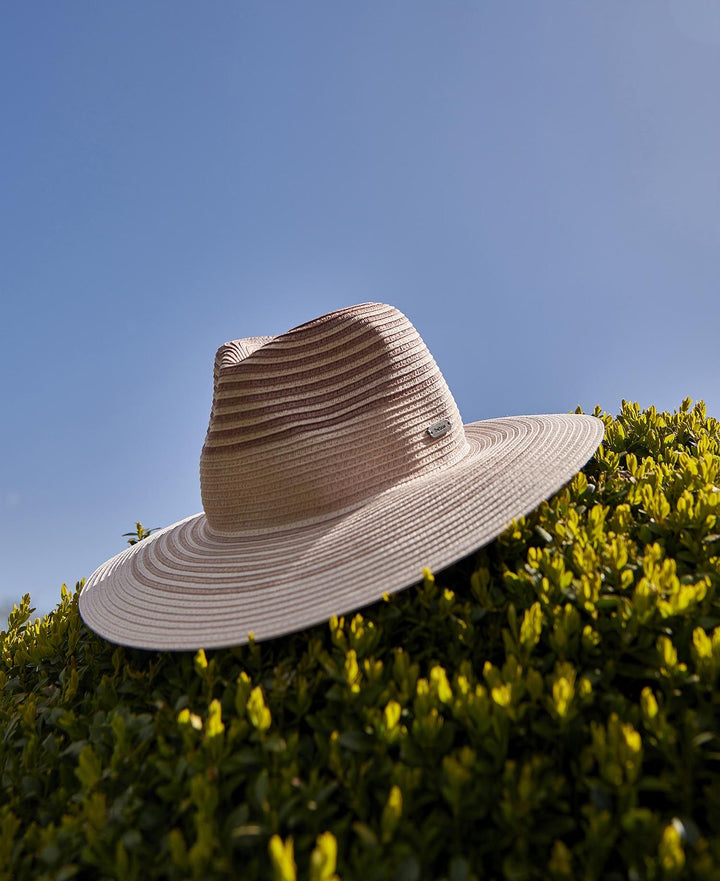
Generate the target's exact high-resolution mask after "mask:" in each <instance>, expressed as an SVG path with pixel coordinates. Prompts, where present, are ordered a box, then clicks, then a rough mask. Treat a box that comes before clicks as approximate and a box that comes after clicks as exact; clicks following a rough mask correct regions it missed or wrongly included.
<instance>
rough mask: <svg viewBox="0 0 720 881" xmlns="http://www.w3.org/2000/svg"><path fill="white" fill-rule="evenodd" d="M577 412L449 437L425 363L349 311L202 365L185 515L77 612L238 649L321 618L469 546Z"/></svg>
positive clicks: (592, 429)
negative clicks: (199, 420) (210, 372)
mask: <svg viewBox="0 0 720 881" xmlns="http://www.w3.org/2000/svg"><path fill="white" fill-rule="evenodd" d="M603 430H604V426H603V423H602V422H601V421H600V420H599V419H596V418H595V417H593V416H585V415H554V416H516V417H509V418H504V419H491V420H485V421H482V422H474V423H471V424H469V425H463V423H462V420H461V418H460V413H459V412H458V409H457V407H456V405H455V401H454V400H453V397H452V395H451V394H450V390H449V389H448V387H447V385H446V383H445V380H444V379H443V377H442V374H441V373H440V371H439V369H438V367H437V365H436V363H435V361H434V360H433V358H432V355H431V354H430V352H429V351H428V350H427V348H426V346H425V344H424V343H423V341H422V339H421V338H420V336H419V334H418V332H417V331H416V330H415V328H414V327H413V326H412V324H411V323H410V322H409V321H408V319H407V318H406V317H405V316H404V315H403V314H402V313H400V312H398V310H397V309H395V308H393V307H392V306H386V305H383V304H378V303H365V304H362V305H359V306H353V307H350V308H347V309H340V310H338V311H336V312H331V313H329V314H328V315H323V316H322V317H321V318H317V319H316V320H314V321H310V322H309V323H307V324H303V325H301V326H300V327H296V328H294V329H293V330H291V331H289V332H288V333H284V334H282V335H281V336H277V337H253V338H249V339H242V340H236V341H235V342H230V343H226V344H225V345H224V346H222V347H221V348H220V350H219V351H218V353H217V356H216V358H215V370H214V393H213V403H212V411H211V414H210V425H209V427H208V432H207V437H206V439H205V444H204V446H203V450H202V455H201V459H200V485H201V492H202V504H203V512H202V513H200V514H196V515H194V516H192V517H188V518H187V519H185V520H181V521H180V522H179V523H175V524H174V525H172V526H168V527H167V528H165V529H163V530H161V531H159V532H156V533H155V534H153V535H152V536H150V537H149V538H147V539H144V540H143V541H140V542H138V543H137V544H135V545H133V546H132V547H131V548H128V549H127V550H125V551H123V552H122V553H121V554H118V555H117V556H116V557H114V558H113V559H111V560H109V561H108V562H107V563H105V564H104V565H103V566H101V567H100V568H99V569H98V570H97V571H96V572H95V573H94V574H93V575H92V576H91V577H90V579H89V580H88V581H87V583H86V584H85V587H84V588H83V590H82V593H81V594H80V614H81V615H82V617H83V619H84V620H85V622H86V623H87V624H88V626H89V627H91V628H92V629H93V630H94V631H96V632H97V633H99V634H100V635H101V636H103V637H105V638H106V639H108V640H110V641H111V642H114V643H119V644H121V645H126V646H132V647H137V648H147V649H170V650H179V649H198V648H219V647H222V646H231V645H240V644H242V643H245V642H247V641H248V634H249V633H252V634H253V635H254V638H255V639H256V640H263V639H270V638H272V637H276V636H281V635H283V634H287V633H291V632H293V631H296V630H301V629H302V628H305V627H309V626H310V625H313V624H318V623H321V622H323V621H327V620H329V619H330V618H331V617H332V616H333V615H342V614H346V613H349V612H352V611H354V610H355V609H358V608H360V607H361V606H365V605H367V604H369V603H372V602H375V601H377V600H379V599H380V598H381V597H382V595H383V593H385V592H387V593H394V592H396V591H399V590H402V589H404V588H407V587H409V586H410V585H412V584H414V583H416V582H417V581H418V580H419V579H420V578H421V577H422V570H423V568H424V567H429V568H430V569H431V570H432V571H438V570H441V569H443V568H444V567H446V566H448V565H450V564H451V563H453V562H455V561H457V560H459V559H461V558H462V557H464V556H466V555H467V554H469V553H471V552H472V551H474V550H477V549H478V548H480V547H482V546H483V545H485V544H487V543H488V542H489V541H491V540H492V539H493V538H495V537H496V536H497V535H499V534H500V533H501V532H502V531H503V529H504V528H505V526H506V525H507V524H508V523H509V522H510V521H511V520H512V519H513V518H517V517H520V516H522V515H524V514H527V513H529V512H530V511H532V510H533V508H535V507H536V506H537V505H538V504H539V503H540V502H541V501H542V500H543V499H546V498H548V497H549V496H550V495H552V493H554V492H555V491H556V490H558V489H559V488H560V487H561V486H562V485H563V484H564V483H566V482H567V481H568V480H569V479H570V478H571V477H572V476H573V474H575V473H576V472H577V471H578V470H579V469H580V468H581V467H582V466H583V465H584V464H585V462H586V461H587V460H588V459H589V458H590V456H592V454H593V453H594V451H595V450H596V448H597V446H598V444H599V443H600V441H601V440H602V436H603Z"/></svg>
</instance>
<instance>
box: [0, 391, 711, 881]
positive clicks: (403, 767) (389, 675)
mask: <svg viewBox="0 0 720 881" xmlns="http://www.w3.org/2000/svg"><path fill="white" fill-rule="evenodd" d="M597 415H602V418H603V419H604V421H605V424H606V426H607V432H606V437H605V442H604V444H603V446H602V447H601V448H600V450H599V451H598V453H597V455H596V456H595V457H594V459H593V460H592V461H591V462H590V463H589V464H588V465H587V467H586V468H585V469H584V471H583V472H582V473H580V474H578V475H577V476H576V477H575V478H574V479H573V480H572V482H571V483H570V484H569V485H568V486H567V487H566V488H564V489H563V490H562V491H561V492H559V493H557V494H556V495H555V496H554V497H553V498H552V499H551V500H550V501H549V502H547V503H544V504H543V505H541V507H540V508H539V509H538V510H537V511H536V512H534V513H533V514H532V515H531V516H529V517H527V518H523V519H521V520H519V521H516V522H514V523H513V524H511V526H510V527H509V528H508V529H507V530H506V532H505V533H504V534H503V535H502V536H501V537H500V538H499V539H498V540H497V541H495V542H493V543H492V545H490V546H489V547H487V548H485V549H484V550H483V551H481V552H479V553H478V554H477V555H474V556H473V557H472V558H469V559H467V560H464V561H463V562H462V563H460V564H458V565H456V566H454V567H452V568H451V569H448V570H446V571H445V572H443V573H440V574H436V575H435V576H433V574H432V573H430V572H426V574H425V578H424V581H423V583H421V584H419V585H418V586H417V587H415V588H412V589H410V590H408V591H405V592H403V593H400V594H398V595H396V596H393V597H389V598H387V599H386V600H384V601H383V602H380V603H378V604H376V605H374V606H371V607H368V608H365V609H363V610H361V611H360V612H358V613H357V614H355V615H351V616H348V617H345V618H340V619H339V620H338V619H333V620H332V621H330V622H329V624H325V625H323V626H319V627H315V628H313V629H311V630H308V631H305V632H302V633H298V634H295V635H293V636H290V637H288V638H283V639H278V640H274V641H271V642H268V643H263V644H262V645H253V644H251V645H249V646H244V647H241V648H234V649H225V650H221V651H214V652H212V653H209V652H208V653H207V654H206V653H205V652H202V651H200V652H198V653H197V654H195V655H193V654H192V653H178V654H171V653H159V652H143V651H135V650H127V649H123V648H118V647H116V646H113V645H110V644H108V643H106V642H104V641H103V640H101V639H100V638H98V637H96V636H95V635H94V634H93V633H91V632H90V631H89V630H88V629H87V628H86V627H85V626H84V625H83V623H82V621H81V620H80V618H79V616H78V611H77V597H78V592H79V590H80V589H81V586H80V585H78V588H77V590H76V591H75V593H74V594H71V593H70V592H69V591H67V590H66V589H65V588H64V587H63V590H62V598H61V601H60V604H59V605H58V607H57V610H56V611H55V612H53V613H52V614H50V615H48V616H46V617H44V618H42V619H38V620H36V621H34V622H31V620H30V616H31V612H32V609H31V608H30V599H29V597H27V596H26V597H25V598H24V599H23V601H22V602H21V603H20V604H19V605H18V606H16V607H15V609H14V611H13V612H12V614H11V615H10V617H9V622H8V628H7V631H5V632H3V633H2V635H1V637H0V641H1V655H0V684H1V685H2V689H1V691H0V695H1V696H0V792H1V798H0V879H13V881H20V879H34V881H38V879H55V881H66V879H71V878H77V879H105V878H107V879H110V878H116V879H138V881H140V879H143V881H144V879H151V878H152V879H155V878H158V879H160V878H162V879H189V878H194V879H223V878H229V877H237V878H242V879H270V878H272V879H275V881H280V879H282V881H291V879H295V878H296V877H297V878H310V879H312V881H330V879H337V878H341V879H343V881H353V879H357V881H360V879H362V881H372V879H378V881H392V879H396V881H420V879H433V881H438V879H447V881H470V879H482V878H493V879H501V878H504V879H509V881H522V879H546V878H554V879H576V878H583V879H621V878H622V879H625V878H631V879H673V878H691V879H694V878H697V879H720V868H719V867H720V733H719V722H720V695H719V694H718V691H717V688H716V686H717V682H718V675H719V674H720V592H719V591H720V565H719V563H720V424H719V423H718V422H717V421H715V420H714V419H710V418H707V417H706V414H705V410H704V408H703V406H702V404H697V405H696V406H695V407H693V408H691V406H690V401H684V402H683V404H682V405H681V407H680V410H679V412H676V413H673V414H669V413H657V412H656V411H655V410H654V409H652V408H651V409H649V410H645V411H641V410H640V409H639V408H638V407H637V405H633V404H624V405H623V408H622V412H621V413H620V415H619V416H618V417H617V418H616V419H612V418H611V417H609V416H607V415H604V414H600V412H599V411H597ZM372 577H373V573H372V572H358V578H372ZM298 590H302V583H301V576H300V583H299V584H298Z"/></svg>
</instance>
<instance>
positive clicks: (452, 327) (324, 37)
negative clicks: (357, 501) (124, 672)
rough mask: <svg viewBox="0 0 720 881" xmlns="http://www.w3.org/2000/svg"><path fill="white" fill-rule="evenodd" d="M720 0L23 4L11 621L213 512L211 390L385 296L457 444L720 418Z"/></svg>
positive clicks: (10, 55) (5, 278)
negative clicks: (571, 422)
mask: <svg viewBox="0 0 720 881" xmlns="http://www.w3.org/2000/svg"><path fill="white" fill-rule="evenodd" d="M719 87H720V5H719V4H717V3H716V2H715V0H676V2H670V0H636V2H633V3H627V2H625V0H603V2H589V0H588V2H578V0H552V2H549V0H548V2H544V3H535V2H525V3H507V2H504V0H485V2H480V0H474V2H455V0H444V2H442V3H439V2H425V0H407V2H392V0H391V2H382V3H380V2H367V3H350V2H341V0H340V2H339V0H328V2H312V0H311V2H308V3H302V4H301V3H294V2H272V3H253V2H239V0H238V2H230V0H227V2H217V0H212V2H204V3H189V2H180V0H153V2H146V0H143V2H137V0H134V2H133V0H124V2H122V3H119V2H107V3H96V2H90V0H85V2H80V0H75V2H70V3H62V4H59V3H51V2H48V0H46V2H41V3H36V4H22V3H15V4H5V5H4V6H3V9H2V11H0V110H1V112H2V120H3V126H2V127H3V136H2V138H0V175H1V177H2V182H1V186H0V192H2V204H3V210H2V212H1V213H0V241H2V255H3V256H2V261H0V302H1V303H2V322H0V334H1V338H2V345H1V346H0V383H1V386H0V390H1V391H2V399H3V409H4V418H3V419H2V420H0V450H2V456H1V457H0V520H1V521H2V523H1V524H0V525H1V529H0V551H1V559H2V567H1V568H0V576H1V578H0V604H2V605H7V603H8V602H12V601H14V600H17V599H18V598H19V597H20V596H21V595H22V594H23V593H25V592H26V591H29V592H30V593H31V594H32V597H33V601H34V604H35V605H36V607H37V609H38V611H39V612H44V611H47V610H49V609H50V608H52V607H53V606H54V605H55V603H56V602H57V599H58V597H59V588H60V585H61V583H62V582H67V583H68V584H74V582H75V581H76V580H77V579H79V578H81V577H82V576H88V575H90V574H91V572H92V571H93V570H94V569H95V568H96V566H97V565H99V564H100V563H102V562H103V561H104V560H105V559H107V558H108V557H110V556H112V555H114V554H115V553H117V552H118V551H120V550H122V548H123V546H124V541H125V540H124V539H123V538H122V533H124V532H127V531H129V530H130V529H131V528H132V527H133V524H134V522H135V521H136V520H138V519H140V520H142V522H143V523H144V524H145V525H147V526H151V527H156V526H164V525H167V524H169V523H172V522H174V521H176V520H179V519H181V518H182V517H185V516H187V515H189V514H192V513H195V512H196V511H199V510H200V509H201V505H200V493H199V481H198V461H199V456H200V449H201V446H202V442H203V438H204V434H205V430H206V428H207V419H208V414H209V408H210V401H211V377H212V361H213V356H214V353H215V350H216V348H217V347H218V346H219V345H220V344H222V343H223V342H224V341H225V340H228V339H234V338H237V337H242V336H251V335H262V334H274V333H281V332H283V331H285V330H287V329H289V328H290V327H292V326H294V325H296V324H299V323H301V322H303V321H306V320H309V319H311V318H314V317H316V316H318V315H320V314H323V313H324V312H327V311H330V310H332V309H336V308H340V307H342V306H347V305H350V304H352V303H358V302H363V301H366V300H374V301H382V302H387V303H392V304H393V305H395V306H397V307H398V308H399V309H401V310H402V311H403V312H405V313H406V314H407V315H408V317H409V318H410V319H411V320H412V321H413V323H414V324H415V326H416V327H417V328H418V330H419V331H420V333H421V334H422V336H423V338H424V339H425V341H426V343H427V344H428V346H429V348H430V350H431V351H432V353H433V354H434V355H435V359H436V360H437V362H438V363H439V365H440V368H441V369H442V371H443V373H444V375H445V378H446V379H447V381H448V383H449V385H450V387H451V389H452V390H453V393H454V395H455V398H456V400H457V402H458V405H459V407H460V411H461V413H462V414H463V417H464V419H465V420H466V421H468V422H469V421H474V420H477V419H484V418H492V417H494V416H504V415H510V414H521V413H544V412H567V411H569V410H572V409H574V408H575V407H576V406H577V405H578V404H580V405H581V406H582V407H583V408H585V409H592V408H593V406H594V405H595V404H600V405H601V406H602V407H603V408H604V409H606V410H608V411H610V412H616V411H617V410H618V408H619V406H620V401H621V399H622V398H627V399H631V400H637V401H639V402H640V403H641V404H642V405H643V406H649V405H651V404H654V405H655V406H657V407H658V408H665V409H673V408H675V407H677V406H678V405H679V403H680V401H681V400H682V398H683V397H685V396H687V395H689V396H691V397H692V398H694V399H698V398H704V399H705V401H706V403H707V406H708V410H709V412H710V413H711V414H712V415H715V416H720V382H719V381H720V366H719V365H720V358H719V357H718V345H717V337H718V329H720V297H719V296H718V253H720V251H719V248H720V162H718V157H719V156H720V114H718V97H717V96H718V89H719Z"/></svg>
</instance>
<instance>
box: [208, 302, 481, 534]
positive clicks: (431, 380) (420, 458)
mask: <svg viewBox="0 0 720 881" xmlns="http://www.w3.org/2000/svg"><path fill="white" fill-rule="evenodd" d="M443 420H447V421H448V422H449V428H447V430H445V428H446V426H445V425H440V427H439V428H438V424H439V423H441V422H442V421H443ZM430 427H433V429H434V431H433V432H432V433H430V432H429V431H428V429H429V428H430ZM467 450H468V445H467V441H466V438H465V433H464V430H463V426H462V421H461V418H460V414H459V412H458V409H457V406H456V404H455V401H454V400H453V397H452V395H451V393H450V390H449V389H448V387H447V384H446V383H445V380H444V379H443V377H442V374H441V373H440V370H439V369H438V367H437V365H436V363H435V361H434V359H433V357H432V355H431V354H430V352H429V351H428V349H427V347H426V346H425V344H424V342H423V341H422V339H421V338H420V335H419V334H418V333H417V331H416V330H415V328H414V327H413V326H412V324H411V323H410V322H409V321H408V319H407V318H406V317H405V316H404V315H403V314H402V313H401V312H399V311H398V310H397V309H395V308H393V307H392V306H386V305H384V304H379V303H364V304H361V305H359V306H352V307H350V308H347V309H340V310H338V311H336V312H331V313H329V314H328V315H324V316H322V317H321V318H318V319H315V320H314V321H310V322H308V323H307V324H302V325H300V326H299V327H296V328H294V329H293V330H290V331H288V332H287V333H285V334H282V335H281V336H277V337H252V338H247V339H243V340H235V341H233V342H229V343H226V344H225V345H224V346H221V348H220V349H219V350H218V352H217V355H216V358H215V368H214V392H213V404H212V411H211V415H210V424H209V427H208V432H207V436H206V439H205V444H204V446H203V451H202V456H201V459H200V484H201V492H202V500H203V508H204V511H205V515H206V517H207V521H208V524H209V526H210V527H211V528H212V529H214V530H216V531H218V532H222V533H231V534H232V533H238V532H243V533H244V532H254V531H258V532H267V531H268V530H272V529H277V528H279V529H287V528H292V527H294V526H302V525H306V524H307V523H309V522H313V521H317V520H321V519H324V518H327V517H330V516H333V515H336V514H340V513H342V512H343V511H347V510H350V509H352V508H355V507H358V506H359V505H361V504H362V503H363V502H364V501H366V500H367V499H369V498H371V497H373V496H376V495H377V494H378V493H380V492H383V491H384V490H387V489H390V488H391V487H393V486H396V485H398V484H401V483H404V482H406V481H408V480H412V479H414V478H416V477H419V476H421V475H423V474H426V473H430V472H434V471H436V470H437V469H439V468H444V467H447V466H449V465H452V464H453V463H455V462H457V461H458V460H459V459H461V458H462V457H463V456H464V455H465V454H466V452H467Z"/></svg>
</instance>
